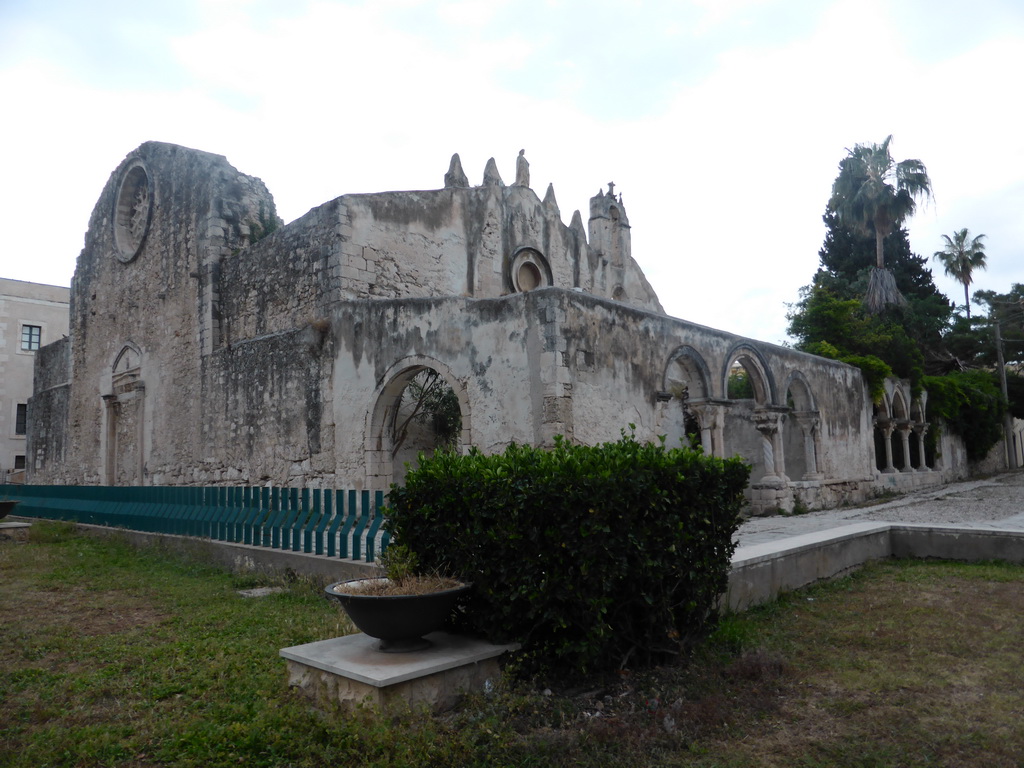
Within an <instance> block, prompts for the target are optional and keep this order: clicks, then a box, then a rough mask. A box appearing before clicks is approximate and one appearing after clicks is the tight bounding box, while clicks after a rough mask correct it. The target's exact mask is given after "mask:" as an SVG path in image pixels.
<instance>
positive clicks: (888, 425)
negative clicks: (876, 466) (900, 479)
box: [875, 419, 896, 475]
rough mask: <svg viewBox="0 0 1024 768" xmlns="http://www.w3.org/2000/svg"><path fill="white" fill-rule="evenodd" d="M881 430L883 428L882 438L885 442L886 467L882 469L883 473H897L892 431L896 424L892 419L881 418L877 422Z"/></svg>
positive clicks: (876, 424)
mask: <svg viewBox="0 0 1024 768" xmlns="http://www.w3.org/2000/svg"><path fill="white" fill-rule="evenodd" d="M875 426H877V427H878V428H879V429H880V430H882V438H883V442H884V443H885V469H883V470H882V474H885V475H894V474H896V467H894V466H893V465H892V431H893V429H894V425H893V423H892V420H891V419H879V420H878V421H876V422H875Z"/></svg>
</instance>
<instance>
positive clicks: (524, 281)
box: [505, 247, 555, 293]
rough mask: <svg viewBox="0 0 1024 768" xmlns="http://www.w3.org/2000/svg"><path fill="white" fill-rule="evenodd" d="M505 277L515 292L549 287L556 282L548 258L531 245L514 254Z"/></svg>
mask: <svg viewBox="0 0 1024 768" xmlns="http://www.w3.org/2000/svg"><path fill="white" fill-rule="evenodd" d="M505 279H506V281H507V282H508V285H509V289H510V290H511V291H513V292H514V293H526V292H527V291H533V290H536V289H537V288H549V287H551V286H553V285H554V284H555V281H554V277H553V276H552V273H551V265H550V264H548V260H547V259H545V258H544V254H542V253H541V252H540V251H538V250H537V249H536V248H531V247H523V248H519V249H517V250H516V252H515V253H513V254H512V258H510V259H509V261H508V270H507V272H506V274H505Z"/></svg>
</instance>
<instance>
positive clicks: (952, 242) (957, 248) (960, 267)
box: [934, 229, 987, 320]
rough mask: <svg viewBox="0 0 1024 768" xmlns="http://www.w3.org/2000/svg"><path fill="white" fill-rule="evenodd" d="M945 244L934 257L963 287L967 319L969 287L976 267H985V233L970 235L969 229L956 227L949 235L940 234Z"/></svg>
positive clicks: (968, 315)
mask: <svg viewBox="0 0 1024 768" xmlns="http://www.w3.org/2000/svg"><path fill="white" fill-rule="evenodd" d="M942 239H943V241H945V243H946V244H945V246H944V247H943V249H942V250H941V251H936V252H935V255H934V258H935V259H937V260H938V261H939V262H941V264H942V266H943V267H944V268H945V270H946V274H947V275H948V276H949V277H952V278H953V279H954V280H956V281H957V282H958V283H960V285H962V286H963V287H964V311H965V312H966V313H967V319H968V320H970V318H971V295H970V287H971V283H972V282H973V280H974V278H973V273H974V270H976V269H985V267H986V266H987V265H986V264H985V244H984V243H983V242H982V240H984V239H985V235H978V236H977V237H971V233H970V230H967V229H958V230H957V231H956V232H954V233H953V237H950V236H949V235H943V236H942Z"/></svg>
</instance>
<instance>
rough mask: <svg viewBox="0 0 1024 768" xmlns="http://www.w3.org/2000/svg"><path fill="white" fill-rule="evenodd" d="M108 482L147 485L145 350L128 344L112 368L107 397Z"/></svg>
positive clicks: (105, 466) (104, 413) (106, 476)
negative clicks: (143, 370) (143, 351)
mask: <svg viewBox="0 0 1024 768" xmlns="http://www.w3.org/2000/svg"><path fill="white" fill-rule="evenodd" d="M102 397H103V404H104V406H105V407H104V409H103V415H104V420H105V422H106V424H105V429H104V433H103V434H104V467H103V468H104V475H105V477H104V482H105V483H106V484H107V485H143V484H144V479H145V471H146V469H145V468H146V460H145V450H144V439H145V418H146V407H145V403H146V385H145V383H144V382H143V380H142V353H141V352H140V351H139V348H138V347H136V346H135V345H134V344H132V343H127V344H125V345H124V347H122V348H121V351H120V352H119V353H118V354H117V357H116V358H115V359H114V363H113V365H112V366H111V368H110V387H109V390H108V392H107V393H106V394H104V395H103V396H102Z"/></svg>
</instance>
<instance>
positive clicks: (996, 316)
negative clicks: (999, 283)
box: [974, 283, 1024, 366]
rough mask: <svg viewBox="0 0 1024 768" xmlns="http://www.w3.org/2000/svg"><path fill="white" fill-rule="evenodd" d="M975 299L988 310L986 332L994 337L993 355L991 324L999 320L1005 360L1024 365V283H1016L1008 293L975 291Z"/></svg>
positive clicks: (1009, 363)
mask: <svg viewBox="0 0 1024 768" xmlns="http://www.w3.org/2000/svg"><path fill="white" fill-rule="evenodd" d="M974 300H975V301H976V302H978V303H979V304H981V305H983V306H985V307H986V308H987V310H988V325H989V328H988V330H987V331H986V332H987V333H988V335H989V337H990V338H991V339H993V341H992V344H993V346H992V350H993V355H994V350H995V346H994V334H993V332H992V330H991V326H992V324H993V323H995V322H998V323H999V328H1000V332H1001V335H1002V337H1003V354H1004V358H1005V362H1006V363H1007V364H1008V365H1015V366H1024V284H1022V283H1014V284H1013V286H1012V287H1011V288H1010V290H1009V292H1008V293H996V292H995V291H975V293H974ZM993 362H994V360H993Z"/></svg>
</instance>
